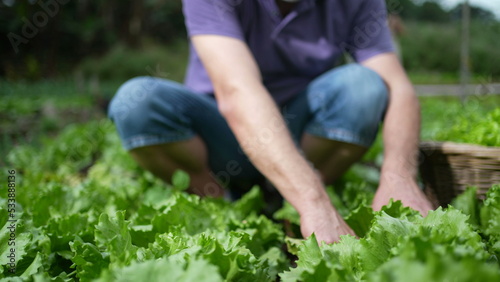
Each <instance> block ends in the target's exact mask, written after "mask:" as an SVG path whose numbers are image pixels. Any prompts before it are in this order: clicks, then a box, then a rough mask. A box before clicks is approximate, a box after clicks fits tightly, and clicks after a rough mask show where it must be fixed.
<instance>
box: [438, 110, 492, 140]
mask: <svg viewBox="0 0 500 282" xmlns="http://www.w3.org/2000/svg"><path fill="white" fill-rule="evenodd" d="M499 133H500V108H496V109H494V110H492V111H490V112H487V113H486V114H484V113H481V114H479V113H478V112H477V111H469V112H467V111H466V112H463V113H462V114H460V115H457V116H456V120H455V122H454V124H453V126H451V127H450V128H449V129H442V130H440V131H439V133H438V134H437V135H436V139H437V140H441V141H453V142H458V143H470V144H476V145H483V146H497V147H500V134H499Z"/></svg>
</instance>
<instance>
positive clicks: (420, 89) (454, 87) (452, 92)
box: [415, 83, 500, 96]
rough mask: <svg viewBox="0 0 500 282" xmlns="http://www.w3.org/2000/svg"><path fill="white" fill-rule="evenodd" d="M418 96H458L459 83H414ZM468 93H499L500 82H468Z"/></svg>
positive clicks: (459, 91)
mask: <svg viewBox="0 0 500 282" xmlns="http://www.w3.org/2000/svg"><path fill="white" fill-rule="evenodd" d="M415 88H416V90H417V95H418V96H460V95H462V93H463V92H462V90H461V86H460V85H459V84H442V85H438V84H436V85H415ZM465 93H467V94H468V95H500V83H492V84H470V85H468V86H467V87H466V91H465Z"/></svg>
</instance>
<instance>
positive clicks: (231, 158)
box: [109, 64, 388, 184]
mask: <svg viewBox="0 0 500 282" xmlns="http://www.w3.org/2000/svg"><path fill="white" fill-rule="evenodd" d="M387 103H388V93H387V88H386V86H385V84H384V82H383V80H382V79H381V77H380V76H379V75H378V74H377V73H375V72H374V71H372V70H370V69H368V68H366V67H363V66H361V65H358V64H350V65H345V66H341V67H338V68H335V69H332V70H331V71H329V72H326V73H325V74H323V75H321V76H319V77H317V78H316V79H315V80H313V81H312V82H311V83H310V84H309V85H308V87H307V88H306V89H305V90H303V91H302V92H301V93H299V94H298V95H297V96H296V97H295V98H293V99H292V100H291V101H288V102H287V103H285V104H284V105H280V108H281V111H282V114H283V117H284V119H285V121H286V123H287V125H288V128H289V130H290V132H291V134H292V137H293V139H294V141H295V142H296V144H299V140H300V139H301V136H302V135H303V134H304V133H306V132H307V133H309V134H311V135H314V136H319V137H323V138H327V139H331V140H336V141H341V142H346V143H352V144H357V145H360V146H365V147H369V146H371V144H372V143H373V141H374V140H375V137H376V135H377V131H378V127H379V124H380V122H381V121H382V119H383V116H384V112H385V109H386V107H387ZM109 117H110V118H111V119H112V120H113V121H114V123H115V125H116V127H117V129H118V133H119V134H120V137H121V140H122V142H123V146H124V147H125V149H127V150H131V149H134V148H138V147H142V146H148V145H157V144H164V143H169V142H178V141H183V140H187V139H190V138H192V137H194V136H195V135H198V136H200V137H201V139H202V140H203V141H204V142H205V145H206V148H207V151H208V158H209V166H210V169H211V170H212V172H213V173H214V174H215V175H217V176H218V177H219V179H221V180H222V181H223V182H225V183H224V184H228V183H230V182H231V183H233V180H235V183H237V182H239V181H243V182H245V181H250V182H251V181H254V180H256V179H262V175H261V174H260V172H259V171H258V170H257V169H256V168H255V167H254V166H253V165H252V163H251V162H250V161H249V160H248V158H247V157H246V155H245V154H244V153H243V151H242V150H241V148H240V146H239V144H238V142H237V141H236V138H235V137H234V135H233V133H232V131H231V130H230V128H229V127H228V125H227V123H226V121H225V120H224V118H223V117H222V116H221V114H220V113H219V111H218V109H217V103H216V100H215V99H214V97H213V96H211V95H202V94H199V93H194V92H193V91H191V90H189V89H187V88H186V87H184V86H183V85H182V84H179V83H176V82H172V81H169V80H165V79H160V78H153V77H137V78H133V79H131V80H129V81H127V82H126V83H124V84H123V85H122V86H121V87H120V88H119V89H118V92H117V93H116V95H115V97H114V98H113V100H112V101H111V104H110V107H109ZM271 127H272V126H271ZM271 127H270V128H271ZM266 135H267V136H269V130H268V129H263V130H262V136H258V137H259V138H266Z"/></svg>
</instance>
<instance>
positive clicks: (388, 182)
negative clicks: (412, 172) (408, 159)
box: [372, 173, 434, 216]
mask: <svg viewBox="0 0 500 282" xmlns="http://www.w3.org/2000/svg"><path fill="white" fill-rule="evenodd" d="M391 198H392V199H394V200H395V201H397V200H400V201H401V202H402V203H403V205H404V206H407V207H410V208H412V209H414V210H417V211H419V212H420V213H421V214H422V216H427V213H428V212H429V211H430V210H433V209H434V207H433V206H432V204H431V202H430V201H429V200H428V199H427V197H426V196H425V194H424V193H423V192H422V190H420V188H419V187H418V185H417V183H416V182H415V180H414V179H413V178H412V177H402V176H400V175H398V174H396V173H386V175H382V180H381V181H380V186H379V188H378V189H377V193H376V194H375V198H374V199H373V203H372V208H373V209H374V210H376V211H378V210H380V209H381V208H382V206H384V205H387V204H388V203H389V200H390V199H391Z"/></svg>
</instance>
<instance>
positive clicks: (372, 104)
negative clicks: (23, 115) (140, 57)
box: [110, 0, 432, 243]
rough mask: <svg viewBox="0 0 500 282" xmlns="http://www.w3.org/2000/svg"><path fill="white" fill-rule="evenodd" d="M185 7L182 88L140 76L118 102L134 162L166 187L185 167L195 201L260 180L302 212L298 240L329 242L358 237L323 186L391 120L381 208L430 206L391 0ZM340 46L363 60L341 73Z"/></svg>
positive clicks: (235, 0) (271, 0)
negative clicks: (390, 19)
mask: <svg viewBox="0 0 500 282" xmlns="http://www.w3.org/2000/svg"><path fill="white" fill-rule="evenodd" d="M183 3H184V14H185V17H186V25H187V29H188V33H189V37H190V40H191V54H190V59H189V67H188V72H187V77H186V81H185V85H180V84H177V83H174V82H171V81H168V80H163V79H158V78H147V77H142V78H135V79H132V80H130V81H128V82H127V83H125V84H124V85H123V86H122V87H121V88H120V89H119V90H118V93H117V95H116V97H115V98H114V100H113V101H112V103H111V106H110V117H111V118H112V119H113V120H114V122H115V123H116V125H117V129H118V131H119V133H120V136H121V138H122V140H123V142H124V146H125V148H126V149H128V150H130V152H131V154H132V156H133V157H134V158H135V159H136V160H137V161H138V162H139V164H141V165H142V166H143V167H144V168H146V169H148V170H150V171H152V172H153V173H154V174H155V175H157V176H159V177H161V178H163V179H165V180H167V181H168V180H169V179H170V176H171V174H172V172H173V171H174V170H175V169H179V168H180V169H183V170H185V171H187V172H188V173H189V174H190V175H191V178H192V187H191V192H193V193H197V194H199V195H211V196H221V195H222V194H223V193H224V192H223V190H222V189H221V187H220V186H219V184H218V182H217V181H216V177H215V176H219V180H222V182H225V183H224V184H227V185H228V186H230V187H231V189H235V187H240V186H239V185H241V187H243V186H245V184H251V183H253V182H255V181H257V180H258V179H260V178H261V177H262V175H263V176H265V177H266V178H267V179H269V180H270V181H271V182H272V183H273V184H274V186H275V187H276V188H277V190H278V191H279V192H280V193H281V195H282V196H283V197H284V198H285V199H286V200H287V201H289V202H290V203H291V204H292V205H293V206H294V207H295V208H296V209H297V211H298V212H299V214H300V217H301V230H302V234H303V236H304V237H307V236H309V235H310V234H312V232H315V234H316V236H317V238H318V241H325V242H328V243H330V242H334V241H337V240H338V239H339V236H340V235H343V234H354V233H353V231H352V230H351V229H350V228H349V226H348V225H347V224H346V223H345V222H344V220H343V219H342V218H341V217H340V215H339V214H338V213H337V211H336V210H335V208H334V207H333V206H332V205H331V203H330V201H329V199H328V196H327V195H326V193H325V190H324V184H325V183H326V184H329V183H331V182H332V181H333V180H335V179H336V178H338V177H339V176H341V175H342V173H344V172H345V171H346V170H347V169H348V168H349V166H351V164H353V163H354V162H355V161H356V160H358V159H360V158H361V156H362V155H363V154H364V153H365V152H366V150H367V148H368V147H369V146H370V145H371V144H372V142H373V140H374V138H375V136H376V133H377V129H378V125H379V123H380V121H381V120H382V119H383V118H384V116H385V121H384V129H383V137H384V146H385V156H384V159H385V161H384V164H383V166H382V171H381V182H380V186H379V188H378V190H377V193H376V195H375V198H374V201H373V207H374V208H375V209H380V207H381V206H382V205H385V204H387V203H388V202H389V199H390V198H394V199H397V200H401V201H402V202H403V204H405V205H407V206H410V207H413V208H414V209H417V210H418V211H420V212H421V213H422V214H424V215H425V214H426V213H427V212H428V211H429V210H430V209H432V207H431V204H430V203H429V201H428V200H427V199H426V197H425V196H424V194H423V193H422V191H421V190H420V189H419V187H418V186H417V184H416V181H415V177H416V158H417V151H418V149H417V148H418V140H419V126H420V125H419V121H420V116H419V106H418V100H417V98H416V96H415V93H414V90H413V87H412V85H411V83H410V81H409V80H408V78H407V76H406V75H405V72H404V70H403V68H402V67H401V65H400V63H399V61H398V59H397V57H396V56H395V55H394V54H393V47H392V44H391V39H390V33H389V31H388V29H387V26H386V10H385V9H386V8H385V5H384V3H383V0H349V1H343V0H184V2H183ZM344 51H347V52H349V53H350V54H351V55H352V56H353V58H354V59H355V60H356V61H357V62H358V63H359V64H351V65H347V66H342V67H339V68H333V69H332V67H333V66H334V64H335V63H336V61H337V60H338V58H339V57H340V56H341V55H342V53H343V52H344ZM211 94H212V95H215V97H214V96H212V95H211ZM280 110H281V112H282V113H280ZM240 148H241V149H240ZM311 164H312V165H311Z"/></svg>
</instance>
